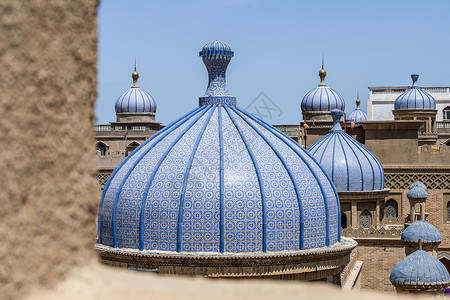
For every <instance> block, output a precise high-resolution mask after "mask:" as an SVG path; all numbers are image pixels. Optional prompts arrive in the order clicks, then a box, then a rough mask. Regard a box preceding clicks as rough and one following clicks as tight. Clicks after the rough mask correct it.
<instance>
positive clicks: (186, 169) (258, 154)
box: [98, 42, 340, 253]
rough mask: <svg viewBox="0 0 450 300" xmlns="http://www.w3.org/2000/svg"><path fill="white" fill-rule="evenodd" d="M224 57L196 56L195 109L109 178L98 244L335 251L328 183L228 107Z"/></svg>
mask: <svg viewBox="0 0 450 300" xmlns="http://www.w3.org/2000/svg"><path fill="white" fill-rule="evenodd" d="M210 44H211V43H210ZM210 44H208V45H210ZM213 44H214V42H213ZM218 44H219V45H221V46H220V47H223V45H225V44H224V43H221V42H220V43H218ZM205 47H206V46H205ZM208 47H209V46H208ZM214 47H215V46H214ZM224 49H225V51H228V52H226V53H225V54H223V53H216V52H204V51H216V50H214V48H213V49H211V48H209V49H208V50H205V49H203V50H202V51H201V52H200V56H201V57H202V59H203V61H204V63H205V65H206V66H207V68H208V72H209V83H208V88H207V91H206V93H205V95H204V96H203V97H200V105H199V106H198V107H197V108H195V109H194V110H192V111H190V112H189V113H187V114H186V115H184V116H182V117H180V118H178V119H177V120H175V121H174V122H172V123H171V124H169V125H167V126H166V127H165V128H164V129H162V130H161V131H159V132H158V133H157V134H155V135H154V136H152V137H151V138H150V139H148V140H147V141H145V142H144V143H143V144H142V145H141V146H139V147H138V148H137V149H136V150H135V151H134V152H133V153H132V154H130V155H129V156H128V157H127V158H126V159H125V160H124V161H123V162H122V163H121V164H120V165H119V166H118V167H117V168H116V169H115V170H114V172H113V173H112V174H111V176H110V178H109V180H108V182H107V183H106V185H105V188H104V190H103V195H102V200H101V204H100V210H99V217H98V223H99V232H98V233H99V234H98V236H99V244H103V245H106V246H110V247H119V248H132V249H140V250H158V251H176V252H219V253H220V252H259V251H263V252H266V251H280V250H298V249H307V248H313V247H323V246H328V245H333V244H335V243H336V242H338V241H340V219H339V218H340V208H339V199H338V196H337V192H336V190H335V187H334V185H333V183H332V182H331V180H330V179H329V178H328V176H327V174H326V172H325V171H324V170H323V169H322V168H321V167H320V166H319V165H318V164H317V162H316V161H315V160H314V159H313V158H312V157H311V156H310V155H309V154H308V153H307V152H306V151H305V150H304V149H302V148H301V147H300V146H299V145H298V144H297V143H295V142H294V141H293V140H292V139H291V138H289V137H288V136H286V135H284V134H283V133H281V132H280V131H278V130H277V129H276V128H274V127H272V126H271V125H269V124H267V123H265V122H264V121H262V120H260V119H258V118H256V117H254V116H253V115H251V114H250V113H248V112H246V111H245V110H243V109H241V108H239V107H237V106H236V104H235V103H236V98H235V97H232V96H229V93H228V91H227V90H226V86H225V71H226V65H227V64H228V62H229V61H230V59H231V57H232V56H233V53H232V52H231V50H230V49H229V47H228V46H227V45H225V48H224ZM220 51H222V50H220ZM211 87H214V88H211Z"/></svg>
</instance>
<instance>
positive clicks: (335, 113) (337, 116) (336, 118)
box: [330, 108, 344, 132]
mask: <svg viewBox="0 0 450 300" xmlns="http://www.w3.org/2000/svg"><path fill="white" fill-rule="evenodd" d="M330 115H331V117H332V118H333V128H331V130H330V132H333V131H334V132H336V131H343V130H342V127H341V117H342V116H343V115H344V113H343V112H342V110H340V109H337V108H335V109H333V110H332V111H331V113H330Z"/></svg>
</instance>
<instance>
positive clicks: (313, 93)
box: [301, 62, 345, 113]
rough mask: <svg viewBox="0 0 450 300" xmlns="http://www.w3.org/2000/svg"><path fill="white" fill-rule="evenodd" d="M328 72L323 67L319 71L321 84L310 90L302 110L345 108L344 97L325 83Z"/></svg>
mask: <svg viewBox="0 0 450 300" xmlns="http://www.w3.org/2000/svg"><path fill="white" fill-rule="evenodd" d="M325 76H327V72H326V71H325V69H324V68H323V62H322V69H321V70H320V71H319V77H320V84H319V85H318V86H317V87H316V88H314V89H312V90H310V91H309V92H308V93H307V94H306V95H305V96H304V97H303V99H302V103H301V108H302V112H303V113H305V112H309V111H332V110H333V109H340V110H342V111H344V110H345V100H344V98H343V97H342V96H341V95H340V94H339V93H338V92H336V91H335V90H333V89H332V88H330V87H328V85H327V84H326V83H325Z"/></svg>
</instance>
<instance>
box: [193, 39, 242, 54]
mask: <svg viewBox="0 0 450 300" xmlns="http://www.w3.org/2000/svg"><path fill="white" fill-rule="evenodd" d="M216 54H219V55H220V54H222V55H227V56H233V55H234V52H233V51H231V48H230V46H228V45H227V44H225V43H224V42H221V41H218V40H214V41H212V42H209V43H208V44H206V45H205V46H203V48H202V51H200V56H207V55H216Z"/></svg>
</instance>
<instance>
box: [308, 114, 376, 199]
mask: <svg viewBox="0 0 450 300" xmlns="http://www.w3.org/2000/svg"><path fill="white" fill-rule="evenodd" d="M331 115H332V117H333V122H334V125H333V128H332V129H331V130H330V132H329V133H328V134H327V135H325V136H324V137H322V138H321V139H320V140H318V141H317V142H315V143H314V144H313V145H312V146H311V147H310V148H309V149H308V152H309V153H310V154H311V155H312V156H313V157H314V158H315V159H316V160H317V161H318V162H319V164H320V165H321V166H322V167H323V168H324V169H325V171H326V172H327V173H328V175H329V176H330V177H331V179H332V180H333V182H334V184H335V186H336V188H337V190H338V191H371V190H383V189H384V169H383V166H382V165H381V162H380V161H379V160H378V158H376V157H375V155H373V153H372V152H370V151H369V150H368V149H367V148H366V147H364V146H363V145H361V144H360V143H359V142H358V141H356V140H355V139H354V138H352V137H351V136H350V135H348V134H346V133H345V132H344V130H342V128H341V124H340V119H341V116H342V115H343V113H342V111H340V110H338V109H334V110H332V111H331Z"/></svg>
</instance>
